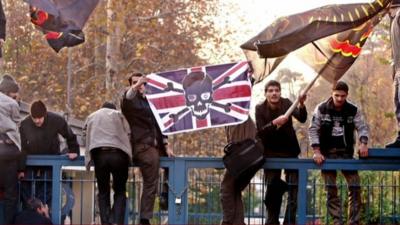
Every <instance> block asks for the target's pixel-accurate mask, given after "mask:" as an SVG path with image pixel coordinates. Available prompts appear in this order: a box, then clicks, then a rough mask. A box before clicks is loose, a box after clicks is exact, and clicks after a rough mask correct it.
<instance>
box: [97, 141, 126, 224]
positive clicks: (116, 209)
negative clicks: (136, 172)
mask: <svg viewBox="0 0 400 225" xmlns="http://www.w3.org/2000/svg"><path fill="white" fill-rule="evenodd" d="M91 154H92V158H93V161H94V172H95V175H96V179H97V186H98V189H99V193H98V195H97V197H98V201H99V209H100V219H101V224H112V223H114V224H124V218H125V217H124V216H125V207H126V193H125V192H126V181H127V180H128V169H129V156H128V155H127V154H126V153H125V152H123V151H122V150H119V149H115V148H108V149H94V150H92V152H91ZM110 174H111V175H112V177H113V184H112V188H113V190H114V205H113V206H112V208H111V202H110Z"/></svg>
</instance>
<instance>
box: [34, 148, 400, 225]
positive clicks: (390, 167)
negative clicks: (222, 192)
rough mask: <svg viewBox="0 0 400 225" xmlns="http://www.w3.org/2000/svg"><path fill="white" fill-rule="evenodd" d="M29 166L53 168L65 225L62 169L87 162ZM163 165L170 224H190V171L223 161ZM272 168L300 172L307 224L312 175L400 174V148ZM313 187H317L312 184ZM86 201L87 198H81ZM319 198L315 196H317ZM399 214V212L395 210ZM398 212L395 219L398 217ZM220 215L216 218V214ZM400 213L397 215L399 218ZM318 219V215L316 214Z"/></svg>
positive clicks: (55, 214) (54, 160) (57, 214)
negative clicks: (340, 172) (345, 172)
mask: <svg viewBox="0 0 400 225" xmlns="http://www.w3.org/2000/svg"><path fill="white" fill-rule="evenodd" d="M27 164H28V165H31V166H51V167H52V168H53V173H52V186H53V189H52V196H53V198H52V204H51V205H52V214H51V217H52V218H51V219H52V221H53V223H55V224H61V201H62V199H61V197H60V193H61V183H62V176H61V174H62V171H63V169H62V167H63V166H68V167H81V168H82V167H83V165H84V159H83V157H79V158H78V159H77V160H74V161H70V160H68V159H67V157H64V156H29V157H28V161H27ZM161 166H162V167H166V168H169V171H170V172H169V186H170V191H169V210H168V213H167V216H168V223H169V224H188V223H189V222H190V221H189V201H188V188H189V185H190V184H189V171H190V170H191V169H207V168H213V169H222V168H224V166H223V163H222V160H221V158H194V157H176V158H162V159H161ZM264 168H268V169H297V170H298V171H299V183H298V184H299V186H298V210H297V213H298V215H297V222H298V224H307V222H308V220H309V217H310V215H308V214H307V206H308V205H309V204H307V203H308V201H310V199H307V198H308V197H309V196H310V194H309V193H308V187H309V186H310V182H309V172H310V171H313V170H321V169H324V170H338V169H340V170H364V171H398V170H400V149H399V150H397V149H391V150H390V151H389V150H387V149H370V157H369V158H368V159H358V160H355V159H348V160H329V159H328V160H326V162H325V163H324V164H323V165H322V166H317V165H315V164H314V162H313V161H312V160H311V159H283V158H274V159H268V160H267V161H266V163H265V165H264ZM311 185H315V182H314V184H311ZM80 197H81V198H83V196H80ZM314 197H315V196H314ZM395 211H396V210H395ZM396 213H397V212H394V213H393V215H392V217H395V216H396V215H397V214H396ZM214 214H216V215H214ZM395 214H396V215H395ZM209 216H210V217H211V216H212V217H218V216H219V217H220V218H221V216H220V212H209ZM312 216H313V217H315V213H314V215H312Z"/></svg>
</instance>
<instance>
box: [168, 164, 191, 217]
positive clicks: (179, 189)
mask: <svg viewBox="0 0 400 225" xmlns="http://www.w3.org/2000/svg"><path fill="white" fill-rule="evenodd" d="M174 161H175V162H174V164H173V166H172V167H170V172H169V182H170V191H169V193H168V199H169V200H168V205H169V207H168V208H169V210H168V224H188V201H187V183H188V182H187V168H186V160H185V159H184V158H179V157H176V158H175V160H174Z"/></svg>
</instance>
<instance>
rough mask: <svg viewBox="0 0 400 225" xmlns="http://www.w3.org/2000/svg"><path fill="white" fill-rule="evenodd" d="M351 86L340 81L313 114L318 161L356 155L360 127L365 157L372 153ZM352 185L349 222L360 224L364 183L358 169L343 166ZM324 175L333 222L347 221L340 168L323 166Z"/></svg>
mask: <svg viewBox="0 0 400 225" xmlns="http://www.w3.org/2000/svg"><path fill="white" fill-rule="evenodd" d="M348 91H349V87H348V86H347V84H346V83H345V82H343V81H338V82H337V83H336V84H335V86H334V87H333V91H332V97H330V98H329V99H328V100H327V101H325V102H322V103H321V104H319V105H318V106H317V107H316V109H315V111H314V114H313V119H312V122H311V125H310V128H309V136H310V141H311V146H312V148H313V150H314V156H313V159H314V162H315V163H316V164H318V165H321V164H322V163H323V162H324V160H325V158H330V159H352V158H353V155H354V144H355V139H354V131H355V130H357V133H358V136H359V141H360V151H359V154H360V156H361V157H366V156H368V147H367V144H368V132H369V131H368V126H367V125H366V124H365V122H364V119H363V117H362V114H361V112H360V109H359V108H358V107H357V106H355V105H353V104H352V103H350V102H348V101H347V95H348ZM342 174H343V176H344V177H345V178H346V182H347V185H348V189H349V203H350V210H349V211H350V212H349V222H348V224H359V222H360V215H361V187H360V177H359V175H358V172H357V171H347V170H342ZM322 178H323V179H324V181H325V185H326V186H325V189H326V191H327V193H328V212H329V214H330V215H331V216H332V217H333V223H334V224H335V225H336V224H343V221H341V218H342V216H341V215H340V213H341V212H342V209H341V203H340V199H339V198H338V195H337V191H338V190H337V186H336V171H331V170H323V171H322Z"/></svg>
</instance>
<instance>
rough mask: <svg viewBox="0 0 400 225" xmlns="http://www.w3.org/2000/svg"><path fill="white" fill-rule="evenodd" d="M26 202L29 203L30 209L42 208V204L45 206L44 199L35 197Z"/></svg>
mask: <svg viewBox="0 0 400 225" xmlns="http://www.w3.org/2000/svg"><path fill="white" fill-rule="evenodd" d="M26 203H27V207H28V209H31V210H35V211H36V210H37V209H39V208H42V206H43V203H42V201H41V200H40V199H38V198H35V197H32V198H30V199H28V201H27V202H26Z"/></svg>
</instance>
